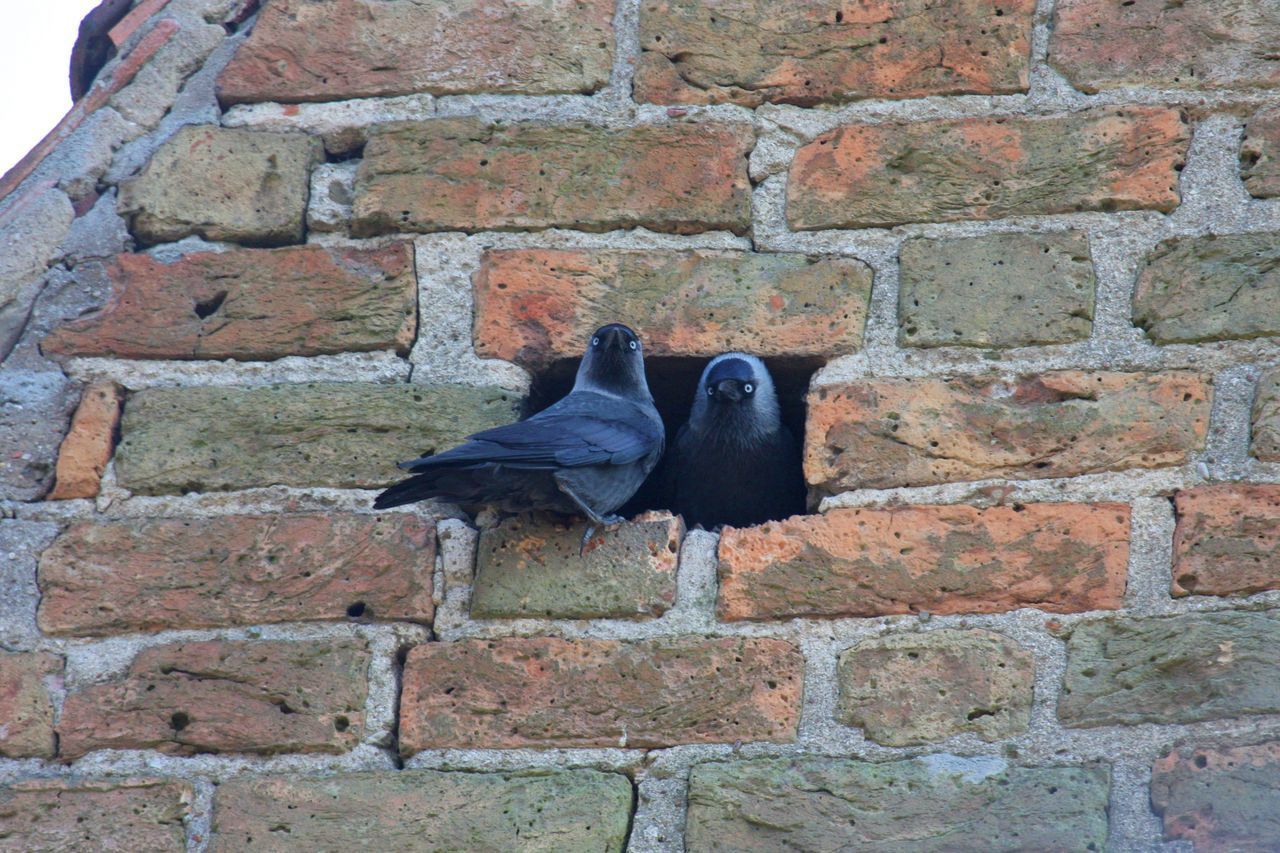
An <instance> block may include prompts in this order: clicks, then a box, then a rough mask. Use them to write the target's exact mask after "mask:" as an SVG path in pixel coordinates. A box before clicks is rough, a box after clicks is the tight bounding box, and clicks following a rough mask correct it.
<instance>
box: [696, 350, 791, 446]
mask: <svg viewBox="0 0 1280 853" xmlns="http://www.w3.org/2000/svg"><path fill="white" fill-rule="evenodd" d="M778 418H779V412H778V395H777V392H776V391H775V390H774V387H773V377H772V376H770V375H769V369H768V368H767V367H765V366H764V362H762V361H761V360H760V359H758V358H756V357H755V356H753V355H747V354H746V353H741V352H727V353H724V354H723V355H718V356H716V357H715V358H713V359H712V360H711V362H710V363H709V364H707V366H706V368H705V369H704V370H703V371H702V379H701V380H700V381H699V382H698V391H697V394H696V396H695V397H694V400H693V412H692V414H691V416H690V420H691V421H693V422H694V423H695V424H696V423H698V422H700V421H709V420H726V419H731V420H735V421H737V420H743V421H745V420H750V422H751V423H752V424H753V425H755V426H758V427H760V428H762V429H774V428H776V427H777V424H778Z"/></svg>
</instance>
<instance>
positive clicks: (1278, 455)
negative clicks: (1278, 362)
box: [1249, 370, 1280, 462]
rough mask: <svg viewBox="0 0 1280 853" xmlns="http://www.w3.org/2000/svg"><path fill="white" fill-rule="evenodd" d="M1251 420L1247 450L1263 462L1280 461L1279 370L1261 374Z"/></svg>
mask: <svg viewBox="0 0 1280 853" xmlns="http://www.w3.org/2000/svg"><path fill="white" fill-rule="evenodd" d="M1252 422H1253V430H1252V433H1251V437H1250V441H1249V452H1250V453H1252V454H1253V455H1254V456H1255V457H1256V458H1258V459H1261V460H1262V461H1263V462H1280V370H1272V371H1270V372H1268V373H1264V374H1263V375H1262V379H1261V380H1260V381H1259V383H1258V393H1257V396H1256V397H1254V400H1253V416H1252Z"/></svg>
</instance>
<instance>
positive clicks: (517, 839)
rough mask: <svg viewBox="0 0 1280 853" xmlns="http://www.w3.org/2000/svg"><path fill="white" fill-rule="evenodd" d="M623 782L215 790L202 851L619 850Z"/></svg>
mask: <svg viewBox="0 0 1280 853" xmlns="http://www.w3.org/2000/svg"><path fill="white" fill-rule="evenodd" d="M630 817H631V782H630V781H629V780H628V779H627V778H626V777H625V776H622V775H620V774H617V773H602V772H600V771H597V770H552V771H546V770H543V771H539V772H537V773H513V772H508V773H458V772H455V773H447V772H440V771H437V770H405V771H403V772H400V773H396V772H390V773H388V772H382V773H353V774H349V775H344V776H327V777H316V776H264V777H256V778H255V777H243V776H242V777H240V778H237V779H232V780H230V781H227V782H224V783H223V784H221V785H219V786H218V791H217V793H216V794H215V795H214V800H213V839H212V846H211V849H212V850H214V851H223V850H245V849H252V850H285V849H287V850H350V849H357V848H363V847H367V846H369V845H370V844H371V843H372V845H373V846H374V847H376V848H377V849H380V850H523V851H562V850H564V851H569V850H572V851H578V850H581V851H587V850H592V851H618V853H620V851H622V850H623V848H624V847H625V846H626V840H627V829H628V826H629V823H630Z"/></svg>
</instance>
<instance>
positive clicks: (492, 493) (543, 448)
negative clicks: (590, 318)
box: [373, 323, 664, 552]
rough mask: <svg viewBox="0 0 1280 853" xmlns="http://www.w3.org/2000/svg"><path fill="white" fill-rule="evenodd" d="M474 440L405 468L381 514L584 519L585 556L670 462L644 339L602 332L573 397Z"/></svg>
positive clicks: (381, 498) (377, 504)
mask: <svg viewBox="0 0 1280 853" xmlns="http://www.w3.org/2000/svg"><path fill="white" fill-rule="evenodd" d="M468 438H469V440H468V441H467V442H466V443H465V444H462V445H460V446H458V447H455V448H453V449H451V450H446V451H445V452H443V453H438V454H435V455H433V456H424V457H422V458H420V459H414V460H412V461H409V462H402V463H400V467H401V468H402V469H404V470H406V471H410V472H412V474H413V476H412V477H410V478H408V479H407V480H403V481H401V482H399V483H397V484H396V485H394V486H392V487H391V488H389V489H387V490H386V491H384V492H382V494H380V495H378V497H377V499H376V500H375V501H374V503H373V506H374V508H375V509H385V508H388V507H396V506H403V505H405V504H410V503H414V502H416V501H421V500H426V499H427V498H442V499H445V500H448V501H451V502H454V503H458V504H462V505H463V506H480V505H487V506H492V507H494V508H496V509H498V510H500V511H503V512H513V513H514V512H530V511H534V510H544V511H549V512H556V513H561V514H565V515H581V516H584V517H586V519H587V522H588V523H587V528H586V531H585V532H584V533H583V536H582V547H581V549H580V552H581V551H582V550H585V548H586V545H587V543H588V542H589V541H590V540H591V537H592V536H593V535H594V533H595V529H596V528H597V527H601V526H603V527H612V526H614V525H617V524H619V523H621V522H622V521H623V519H622V517H621V516H618V515H614V511H615V510H616V509H618V508H619V507H621V506H622V505H623V504H624V503H626V502H627V500H628V499H629V498H630V497H631V496H632V495H633V494H635V492H636V490H637V489H639V488H640V484H641V483H643V482H644V479H645V477H647V476H648V475H649V472H650V471H652V470H653V468H654V466H655V465H657V463H658V459H659V458H660V457H661V456H662V450H663V444H664V432H663V426H662V418H661V416H660V415H659V414H658V410H657V409H656V408H655V407H654V405H653V396H652V395H651V394H650V393H649V384H648V382H647V381H646V379H645V373H644V352H643V346H642V345H641V343H640V338H639V337H638V336H637V335H636V333H635V332H633V331H631V329H629V328H627V327H626V326H624V325H622V324H621V323H610V324H609V325H607V326H601V327H600V328H599V329H597V330H596V331H595V333H594V334H592V336H591V339H590V341H589V342H588V344H587V350H586V353H585V354H584V355H583V356H582V361H581V363H580V364H579V365H578V373H577V375H576V377H575V378H574V383H573V390H571V391H570V392H569V393H568V394H567V395H566V396H565V397H563V398H562V399H561V400H560V401H558V402H557V403H555V404H554V405H552V406H550V407H548V408H547V409H545V410H543V411H541V412H539V413H538V414H536V415H534V416H533V417H531V418H528V419H527V420H523V421H519V422H517V423H514V424H508V425H506V426H500V427H496V428H494V429H489V430H485V431H484V432H478V433H476V434H475V435H472V436H468Z"/></svg>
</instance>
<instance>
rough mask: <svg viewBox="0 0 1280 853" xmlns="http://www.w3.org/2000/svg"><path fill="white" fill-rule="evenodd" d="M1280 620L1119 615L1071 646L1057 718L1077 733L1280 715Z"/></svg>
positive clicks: (1270, 616) (1269, 615)
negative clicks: (1078, 730)
mask: <svg viewBox="0 0 1280 853" xmlns="http://www.w3.org/2000/svg"><path fill="white" fill-rule="evenodd" d="M1278 645H1280V614H1277V613H1274V612H1260V613H1259V612H1225V613H1194V614H1187V615H1185V616H1169V617H1156V618H1146V619H1143V618H1131V617H1114V618H1110V619H1105V620H1102V621H1098V622H1089V623H1085V624H1083V625H1079V626H1077V627H1076V628H1075V629H1074V630H1073V631H1072V633H1071V637H1070V639H1069V640H1068V642H1067V672H1066V675H1065V676H1064V679H1063V689H1062V696H1061V697H1060V699H1059V701H1058V717H1059V718H1060V719H1061V720H1062V723H1063V725H1065V726H1072V727H1087V726H1107V725H1134V724H1137V723H1194V722H1198V721H1200V720H1217V719H1223V718H1227V717H1240V716H1244V715H1246V714H1275V713H1280V657H1277V656H1276V653H1275V650H1276V648H1277V646H1278Z"/></svg>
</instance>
